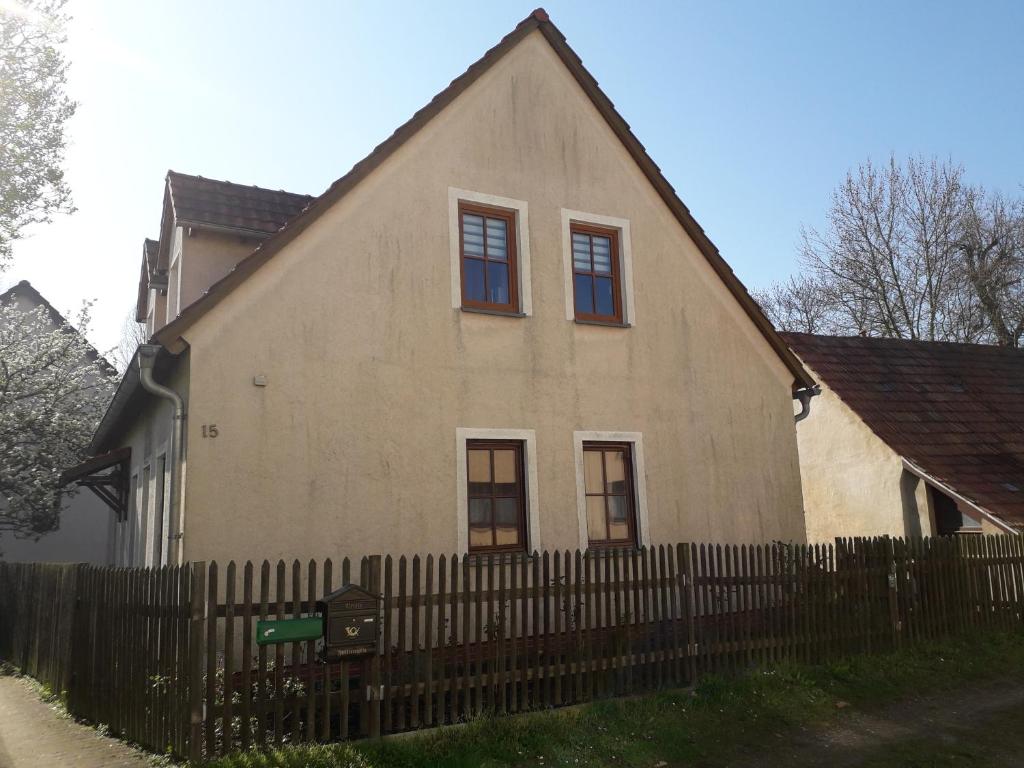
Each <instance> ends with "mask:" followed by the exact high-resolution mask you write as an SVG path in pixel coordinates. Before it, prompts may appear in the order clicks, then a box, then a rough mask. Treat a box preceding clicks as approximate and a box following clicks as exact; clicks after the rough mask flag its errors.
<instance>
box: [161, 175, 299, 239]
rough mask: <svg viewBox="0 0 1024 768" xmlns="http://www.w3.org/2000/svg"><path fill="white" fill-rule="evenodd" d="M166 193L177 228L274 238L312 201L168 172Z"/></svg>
mask: <svg viewBox="0 0 1024 768" xmlns="http://www.w3.org/2000/svg"><path fill="white" fill-rule="evenodd" d="M167 189H168V192H169V194H170V200H171V206H172V207H173V210H174V215H175V220H176V221H177V223H178V224H183V225H186V226H187V225H189V224H192V225H196V226H201V227H202V226H207V227H214V228H217V229H230V230H238V231H241V232H249V233H253V234H255V235H257V236H259V235H272V234H274V233H275V232H277V231H278V230H279V229H281V227H283V226H284V225H285V224H286V223H288V221H289V220H290V219H291V218H292V217H294V216H295V215H296V214H298V213H301V212H302V210H303V209H304V208H305V207H306V206H307V205H309V203H310V202H311V201H312V200H313V198H312V196H310V195H298V194H295V193H294V192H285V191H283V190H273V189H264V188H262V187H253V186H245V185H243V184H234V183H232V182H230V181H217V180H215V179H206V178H203V177H202V176H190V175H188V174H185V173H178V172H176V171H168V172H167Z"/></svg>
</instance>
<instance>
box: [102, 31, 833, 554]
mask: <svg viewBox="0 0 1024 768" xmlns="http://www.w3.org/2000/svg"><path fill="white" fill-rule="evenodd" d="M139 296H140V301H139V317H140V318H143V317H144V318H146V319H147V322H148V323H149V327H150V330H151V331H152V333H153V338H152V346H149V347H146V348H144V349H143V351H142V353H141V355H140V358H139V362H141V363H142V365H141V366H138V365H136V366H133V369H132V371H131V372H129V374H128V375H127V376H126V378H125V381H124V382H123V383H122V385H121V388H120V390H119V391H118V394H117V396H116V397H115V399H114V404H113V405H112V407H111V410H110V412H109V413H108V414H107V418H106V419H105V420H104V422H103V424H102V425H101V427H100V429H99V431H98V433H97V435H96V439H95V442H94V445H93V448H94V450H95V452H96V453H97V455H98V456H99V457H100V458H99V459H98V464H96V465H94V467H93V468H94V469H95V468H96V467H98V466H99V464H102V463H103V458H102V457H103V456H105V455H109V456H111V457H113V455H114V454H110V453H108V452H111V451H118V450H120V451H124V450H126V449H127V450H130V460H129V461H130V472H129V474H130V477H131V478H132V480H131V482H132V484H133V485H132V487H131V489H130V496H131V498H132V499H133V503H134V505H135V507H134V511H133V513H132V516H131V520H134V521H135V522H134V523H132V522H130V521H129V523H128V524H127V525H126V527H125V531H124V533H123V541H125V542H126V544H125V547H124V548H123V549H122V558H123V560H124V561H125V562H150V563H152V562H168V561H172V562H173V561H175V560H183V559H208V558H217V559H220V560H223V559H227V558H241V559H246V558H264V557H267V558H276V557H295V556H298V557H303V558H307V557H323V556H328V555H329V556H337V555H339V554H366V553H376V552H390V553H415V552H436V553H440V552H447V553H451V552H488V551H517V550H518V551H528V550H539V549H553V548H566V549H569V548H577V547H584V548H585V547H605V546H612V545H629V544H636V543H648V542H671V541H679V540H715V541H765V540H772V539H784V540H803V539H804V537H805V530H804V519H803V511H802V506H801V488H800V471H799V466H798V458H797V444H796V429H795V425H794V404H793V400H794V397H796V396H797V395H798V394H799V393H801V392H805V391H806V389H807V388H808V387H810V386H812V385H813V380H812V379H811V377H810V376H809V374H808V373H807V371H806V370H804V368H803V367H802V366H801V365H800V363H799V362H798V361H797V359H796V358H795V356H794V355H793V354H792V353H791V352H790V350H789V349H788V347H787V346H786V345H785V344H784V343H783V342H782V340H781V339H780V338H779V336H778V335H777V334H776V333H775V331H774V329H773V328H772V327H771V325H770V323H768V322H767V321H766V320H765V318H764V316H763V315H762V314H761V312H760V311H759V309H758V308H757V306H756V304H755V303H754V302H753V301H752V300H751V298H750V296H749V295H748V294H747V292H746V290H745V289H744V288H743V286H742V285H741V284H740V283H739V281H738V280H737V278H736V277H735V276H734V275H733V273H732V271H731V270H730V269H729V267H728V266H727V265H726V264H725V262H724V261H723V260H722V258H721V256H720V255H719V253H718V251H717V250H716V249H715V247H714V245H713V244H712V243H711V241H710V240H709V239H708V237H707V236H706V235H705V234H704V232H703V231H702V230H701V228H700V227H699V226H698V225H697V223H696V222H695V221H694V220H693V218H692V216H691V215H690V213H689V212H688V210H687V209H686V207H685V206H684V205H683V203H682V202H681V201H680V200H679V198H678V197H677V196H676V194H675V192H674V191H673V189H672V187H671V186H670V185H669V183H668V182H667V181H666V180H665V179H664V177H663V176H662V175H661V173H660V172H659V170H658V168H657V167H656V166H655V165H654V163H653V161H652V160H651V159H650V157H648V155H647V154H646V152H645V151H644V148H643V147H642V146H641V145H640V143H639V142H638V141H637V139H636V137H635V136H633V134H632V133H631V132H630V130H629V128H628V126H627V125H626V123H625V122H624V121H623V120H622V118H621V117H620V116H619V115H618V113H617V112H616V111H615V109H614V107H613V106H612V104H611V102H610V101H609V100H608V99H607V97H606V96H605V95H604V94H603V93H602V92H601V90H600V89H599V88H598V86H597V83H596V82H595V81H594V79H593V78H592V77H591V76H590V75H589V74H588V73H587V71H586V70H585V69H584V68H583V66H582V64H581V63H580V60H579V58H578V57H577V56H576V55H575V53H574V52H573V51H572V50H571V49H570V48H569V46H568V45H567V44H566V42H565V40H564V38H563V37H562V35H561V33H560V32H559V31H558V30H557V28H556V27H555V26H554V25H553V24H552V23H551V21H550V20H549V19H548V17H547V15H546V14H545V13H544V12H543V11H537V12H535V13H533V14H531V15H530V16H529V17H528V18H527V19H526V20H524V21H523V22H522V23H521V24H519V25H518V26H517V27H516V29H515V30H514V31H512V32H511V33H510V34H509V35H508V36H507V37H506V38H504V39H503V40H502V41H501V42H500V43H499V44H498V45H497V46H495V47H494V48H492V49H491V50H490V51H488V52H487V54H485V56H484V57H483V58H482V59H480V60H479V61H478V62H476V63H475V64H474V65H472V66H471V67H470V68H469V69H468V70H467V71H466V72H465V73H464V74H462V75H461V76H459V77H458V78H457V79H456V80H455V81H453V82H452V84H451V85H450V86H449V87H448V88H446V89H445V90H444V91H443V92H442V93H440V94H438V95H437V96H435V97H434V99H433V100H432V101H431V102H430V103H429V104H428V105H427V106H426V107H424V108H423V109H422V110H420V111H419V112H418V113H416V114H415V115H414V116H413V117H412V119H411V120H410V121H409V122H407V123H406V124H404V125H402V126H401V127H400V128H398V130H397V131H396V132H395V133H394V134H393V135H392V136H391V137H390V138H388V139H387V140H386V141H384V142H383V143H382V144H381V145H380V146H378V147H377V148H376V149H375V150H374V151H373V152H372V153H371V154H370V155H369V156H368V157H367V158H365V159H364V160H362V161H361V162H359V163H358V164H357V165H356V166H355V167H354V168H353V169H352V170H351V171H349V172H348V173H347V174H346V175H344V176H342V177H341V178H340V179H339V180H338V181H336V182H335V183H334V184H332V185H331V186H330V188H329V189H328V190H327V191H326V192H324V193H323V194H322V195H320V196H319V197H316V198H315V199H311V198H306V197H303V196H299V195H289V194H287V193H282V192H273V191H270V190H263V189H258V188H254V187H242V186H239V185H234V184H227V183H224V182H212V181H209V180H205V179H199V178H197V177H185V176H183V175H180V174H170V175H169V176H168V181H167V188H166V194H165V205H164V214H163V224H162V227H161V232H160V236H159V238H158V239H157V240H155V241H151V242H150V243H149V244H147V246H146V254H145V255H144V264H143V279H142V285H141V287H140V295H139ZM160 386H162V387H166V388H167V389H168V390H170V393H169V392H168V391H166V390H160V389H159V388H158V387H160ZM155 387H156V388H155ZM175 397H180V398H181V401H182V402H181V403H180V404H179V403H177V402H176V401H175ZM176 409H177V410H176ZM176 412H177V413H178V414H179V415H180V416H182V418H179V419H177V420H175V419H173V418H172V416H173V415H174V414H175V413H176ZM175 424H178V425H181V426H182V438H181V443H180V450H178V449H177V448H176V447H175V445H174V433H175V432H174V425H175ZM121 455H123V454H121ZM175 472H179V474H177V475H175V474H174V473H175ZM165 479H166V480H165ZM131 542H134V543H133V544H132V543H131Z"/></svg>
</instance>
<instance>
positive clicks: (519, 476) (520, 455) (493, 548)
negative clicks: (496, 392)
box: [466, 438, 529, 555]
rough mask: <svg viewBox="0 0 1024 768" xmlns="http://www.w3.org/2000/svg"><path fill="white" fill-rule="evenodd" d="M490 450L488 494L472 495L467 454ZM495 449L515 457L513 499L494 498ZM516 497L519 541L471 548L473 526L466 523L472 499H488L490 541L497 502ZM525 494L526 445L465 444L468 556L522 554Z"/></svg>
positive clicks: (494, 534) (494, 531) (494, 530)
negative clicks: (509, 451)
mask: <svg viewBox="0 0 1024 768" xmlns="http://www.w3.org/2000/svg"><path fill="white" fill-rule="evenodd" d="M484 449H487V450H489V451H490V454H489V455H490V476H491V493H490V494H475V493H472V492H471V490H470V488H471V482H472V480H471V477H472V474H471V473H472V469H471V467H470V454H471V452H472V451H474V450H484ZM495 450H513V451H515V454H516V487H517V489H518V494H517V496H514V497H513V496H508V495H504V494H502V495H498V494H496V493H495V492H494V485H495V482H494V451H495ZM508 498H518V500H519V506H518V509H517V513H518V518H517V520H518V528H517V530H518V536H519V541H518V542H517V543H515V544H493V543H492V544H490V545H488V546H480V545H477V546H474V545H473V526H472V524H471V520H470V509H471V508H472V503H473V499H490V500H491V541H492V542H494V541H497V538H498V531H497V528H498V526H497V509H496V508H497V504H496V503H495V501H496V500H497V499H508ZM528 503H529V502H528V494H527V489H526V445H525V442H524V441H523V440H502V439H500V438H497V439H471V440H467V441H466V547H467V551H468V552H469V554H471V555H478V554H481V553H483V554H486V553H488V552H525V551H526V547H527V542H526V532H527V528H526V519H527V504H528Z"/></svg>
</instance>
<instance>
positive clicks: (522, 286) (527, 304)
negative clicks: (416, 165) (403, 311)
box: [448, 187, 533, 317]
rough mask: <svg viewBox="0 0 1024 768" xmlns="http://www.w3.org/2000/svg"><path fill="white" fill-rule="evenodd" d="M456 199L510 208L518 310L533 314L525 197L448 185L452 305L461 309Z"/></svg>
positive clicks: (521, 312) (459, 252)
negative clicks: (487, 192) (513, 231)
mask: <svg viewBox="0 0 1024 768" xmlns="http://www.w3.org/2000/svg"><path fill="white" fill-rule="evenodd" d="M459 203H475V204H476V205H484V206H488V207H491V208H501V209H504V210H507V211H512V212H513V213H514V214H515V222H516V248H517V249H518V250H517V253H516V266H517V271H518V274H517V275H516V279H517V280H518V283H517V286H518V292H519V310H518V313H519V314H522V315H525V316H527V317H529V316H531V315H532V314H533V292H532V290H531V289H530V211H529V206H528V205H527V204H526V201H525V200H514V199H512V198H510V197H498V196H497V195H489V194H486V193H484V192H472V191H470V190H468V189H458V188H457V187H448V251H449V255H450V257H451V271H452V309H460V310H461V309H462V253H461V249H460V247H459V245H460V237H459Z"/></svg>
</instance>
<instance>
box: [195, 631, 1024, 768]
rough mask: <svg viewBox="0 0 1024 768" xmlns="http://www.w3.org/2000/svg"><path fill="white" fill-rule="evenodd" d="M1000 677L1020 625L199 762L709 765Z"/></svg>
mask: <svg viewBox="0 0 1024 768" xmlns="http://www.w3.org/2000/svg"><path fill="white" fill-rule="evenodd" d="M1007 677H1011V678H1015V679H1019V680H1021V681H1022V682H1024V636H1021V635H1019V634H1018V635H1003V634H993V635H985V636H983V637H975V638H971V639H957V640H949V641H945V642H941V643H930V644H922V645H917V646H915V647H913V648H912V649H908V650H903V651H900V652H897V653H892V654H886V655H879V656H858V657H853V658H849V659H843V660H840V661H837V662H834V663H831V664H825V665H818V666H801V665H784V666H781V667H778V668H775V669H770V670H754V671H751V672H750V673H748V674H745V675H742V676H739V677H733V678H724V677H715V676H712V677H707V678H705V679H704V680H702V681H701V683H700V684H699V685H698V686H697V688H696V689H695V690H693V691H681V690H678V691H667V692H662V693H657V694H651V695H647V696H641V697H636V698H630V699H618V700H607V701H599V702H595V703H593V704H588V705H585V706H582V707H574V708H570V709H564V710H551V711H547V712H536V713H531V714H527V715H520V716H516V717H483V718H479V719H476V720H473V721H471V722H469V723H467V724H465V725H463V726H460V727H449V728H441V729H438V730H434V731H430V732H426V733H423V734H421V735H412V736H407V737H404V738H396V739H388V740H385V741H383V742H378V743H370V742H356V743H353V744H330V745H314V746H309V747H302V746H298V747H290V748H285V749H280V750H274V751H271V752H266V753H260V752H250V753H245V754H238V755H232V756H229V757H226V758H222V759H220V760H215V761H212V762H210V763H208V764H207V765H208V766H209V767H210V768H421V767H422V768H427V767H428V766H440V767H443V768H471V767H472V768H476V767H477V766H488V767H495V768H496V767H498V766H527V765H530V766H534V765H538V766H539V765H549V766H554V765H558V766H594V767H595V768H597V767H601V768H604V767H606V766H646V767H647V768H651V766H658V765H707V766H710V765H717V764H721V763H723V762H726V761H728V760H730V759H735V758H737V757H742V756H743V755H758V754H762V753H763V752H764V750H765V749H766V747H770V744H771V741H772V740H773V739H777V738H778V737H780V736H783V735H784V734H785V733H786V732H787V731H790V730H791V729H794V728H797V727H805V726H809V725H811V726H813V725H819V724H827V723H829V722H831V721H832V720H833V719H835V718H836V717H837V712H838V711H839V710H840V708H841V707H843V706H845V705H850V706H852V707H855V708H858V709H862V710H869V709H871V708H877V707H879V706H882V705H884V704H887V703H890V702H894V701H897V700H901V699H907V698H913V697H916V696H918V695H921V694H926V693H930V694H934V693H937V692H941V691H942V690H946V689H954V688H962V687H963V686H965V685H971V684H976V683H983V682H986V681H989V680H993V679H995V678H1002V679H1005V678H1007ZM962 762H963V761H960V762H959V763H958V764H962ZM886 764H888V763H886ZM923 764H924V763H922V765H923ZM935 764H936V765H945V763H935Z"/></svg>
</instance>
